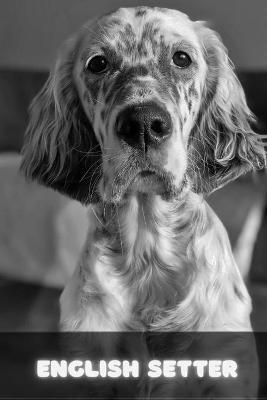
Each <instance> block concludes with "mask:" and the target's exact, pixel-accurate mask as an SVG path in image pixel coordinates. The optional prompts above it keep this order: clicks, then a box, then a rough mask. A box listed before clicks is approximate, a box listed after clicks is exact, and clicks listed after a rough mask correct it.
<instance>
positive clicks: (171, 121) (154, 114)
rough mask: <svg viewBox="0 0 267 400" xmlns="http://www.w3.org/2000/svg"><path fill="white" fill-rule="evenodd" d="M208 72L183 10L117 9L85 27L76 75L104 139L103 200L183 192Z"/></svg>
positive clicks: (87, 108) (99, 137) (89, 112)
mask: <svg viewBox="0 0 267 400" xmlns="http://www.w3.org/2000/svg"><path fill="white" fill-rule="evenodd" d="M206 72H207V66H206V63H205V61H204V57H203V54H202V51H201V46H200V43H199V40H198V37H197V35H196V33H195V32H194V30H193V29H192V23H191V21H189V19H187V18H186V17H185V16H184V14H181V13H179V12H178V11H173V10H172V11H170V10H165V9H163V10H162V9H160V10H158V9H156V10H155V9H153V10H150V9H137V10H136V9H120V10H118V11H117V12H115V13H113V14H110V15H108V16H105V17H103V18H101V19H100V20H98V21H96V22H94V23H93V24H90V26H89V28H88V30H87V31H86V29H85V33H84V36H83V38H82V40H81V44H80V47H79V51H78V54H77V59H76V62H75V66H74V80H75V83H76V86H77V88H78V93H79V97H80V101H81V103H82V105H83V109H84V112H85V113H86V115H87V117H88V119H89V120H90V121H91V123H92V125H93V129H94V132H95V135H96V138H97V140H98V142H99V144H100V146H101V150H102V155H103V164H102V165H103V166H102V168H103V178H102V181H101V185H100V190H101V196H102V197H103V198H104V199H105V200H107V201H110V200H111V201H114V200H116V201H118V200H120V199H121V198H122V197H123V195H124V194H125V193H127V192H132V191H141V192H156V193H157V192H159V193H162V194H164V195H165V196H169V195H173V194H175V193H177V192H178V191H180V189H181V187H182V186H183V184H184V181H185V173H186V167H187V150H186V149H187V144H188V137H189V133H190V131H191V129H192V127H193V124H194V122H195V119H196V115H197V113H198V110H199V106H200V99H201V94H202V91H203V86H204V82H205V76H206Z"/></svg>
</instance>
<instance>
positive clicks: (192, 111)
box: [21, 7, 266, 332]
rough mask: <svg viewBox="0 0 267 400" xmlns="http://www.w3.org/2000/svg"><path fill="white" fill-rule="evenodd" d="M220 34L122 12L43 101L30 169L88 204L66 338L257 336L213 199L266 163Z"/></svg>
mask: <svg viewBox="0 0 267 400" xmlns="http://www.w3.org/2000/svg"><path fill="white" fill-rule="evenodd" d="M252 123H253V115H252V113H251V111H250V110H249V108H248V106H247V103H246V99H245V95H244V91H243V89H242V87H241V84H240V82H239V81H238V78H237V76H236V75H235V73H234V68H233V65H232V63H231V61H230V60H229V58H228V56H227V51H226V49H225V47H224V45H223V44H222V41H221V39H220V37H219V35H218V34H217V33H215V32H214V31H213V30H211V29H210V28H209V27H207V26H206V24H205V23H204V22H202V21H195V22H194V21H191V20H190V19H189V17H188V16H187V15H185V14H183V13H181V12H179V11H176V10H170V9H165V8H157V7H155V8H149V7H136V8H121V9H119V10H118V11H115V12H112V13H110V14H107V15H104V16H103V17H101V18H98V19H94V20H92V21H90V22H89V23H88V24H86V25H85V26H84V27H82V28H81V30H80V31H79V32H78V34H76V35H75V36H73V37H72V38H71V39H69V40H68V41H67V42H66V43H65V45H64V46H63V47H62V49H61V51H60V53H59V56H58V59H57V61H56V63H55V67H54V69H53V70H52V72H51V74H50V77H49V79H48V80H47V82H46V84H45V86H44V87H43V89H42V90H41V92H40V93H39V94H38V95H37V97H36V98H35V99H34V101H33V104H32V106H31V110H30V122H29V125H28V128H27V131H26V134H25V142H24V146H23V150H22V156H23V160H22V165H21V169H22V171H23V172H24V174H25V175H26V177H27V178H30V179H34V180H37V181H39V182H40V183H42V184H44V185H47V186H49V187H52V188H54V189H56V190H58V191H60V192H61V193H64V194H66V195H68V196H70V197H72V198H75V199H77V200H79V201H80V202H82V203H83V204H85V205H87V206H88V216H89V229H88V235H87V239H86V243H85V245H84V248H83V251H82V254H81V257H80V260H79V262H78V265H77V268H76V269H75V272H74V274H73V276H72V278H71V279H70V281H69V283H68V285H67V286H66V288H65V290H64V291H63V294H62V296H61V300H60V304H61V321H60V324H61V329H62V330H64V331H125V330H137V331H154V332H157V331H165V332H168V331H182V332H187V331H250V330H251V323H250V312H251V300H250V297H249V294H248V292H247V289H246V287H245V284H244V282H243V280H242V277H241V275H240V273H239V270H238V267H237V265H236V263H235V260H234V258H233V255H232V251H231V247H230V243H229V239H228V235H227V233H226V230H225V228H224V226H223V225H222V223H221V221H220V220H219V218H218V217H217V216H216V215H215V213H214V212H213V210H212V209H211V208H210V206H209V205H208V204H207V202H206V200H205V198H206V196H207V195H209V194H210V193H211V192H213V191H214V190H217V189H218V188H220V187H222V186H223V185H225V184H227V183H228V182H229V181H231V180H233V179H236V178H237V177H239V176H240V175H242V174H245V173H247V172H248V171H251V170H255V169H260V168H264V167H265V165H266V159H265V152H264V148H263V145H262V143H261V140H260V136H259V135H258V134H256V133H255V132H254V131H253V128H252Z"/></svg>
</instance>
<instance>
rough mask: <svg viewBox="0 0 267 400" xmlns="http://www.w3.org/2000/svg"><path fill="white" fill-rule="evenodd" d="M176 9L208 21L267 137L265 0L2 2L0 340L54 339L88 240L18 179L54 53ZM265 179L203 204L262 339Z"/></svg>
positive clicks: (69, 211)
mask: <svg viewBox="0 0 267 400" xmlns="http://www.w3.org/2000/svg"><path fill="white" fill-rule="evenodd" d="M135 5H150V6H162V7H168V8H176V9H179V10H181V11H183V12H185V13H187V14H189V15H190V17H191V18H192V19H198V20H207V21H209V23H210V25H211V27H213V28H214V29H216V30H217V31H218V32H219V33H220V35H221V36H222V38H223V41H224V43H225V45H226V47H227V48H228V49H229V55H230V58H231V59H232V60H233V62H234V64H235V65H236V69H237V73H238V76H239V79H240V80H241V83H242V84H243V86H244V89H245V92H246V95H247V99H248V104H249V106H250V107H251V109H252V110H253V112H254V113H255V114H256V116H257V117H258V121H259V123H258V132H260V133H262V134H266V133H267V129H266V126H267V110H266V107H267V106H266V104H267V48H266V47H267V46H266V41H267V40H266V39H267V2H266V0H224V1H214V0H198V1H197V0H174V1H171V0H164V1H163V0H161V1H149V0H146V1H142V2H141V4H140V3H139V2H138V1H130V0H112V1H110V0H98V1H89V0H75V1H73V0H0V316H1V318H0V331H11V330H16V331H28V330H34V331H45V330H50V331H51V330H56V329H57V321H58V299H59V295H60V292H61V290H62V287H63V286H64V284H65V283H66V280H67V279H68V277H69V275H70V274H71V273H72V270H73V268H74V266H75V262H76V260H77V257H78V254H79V251H80V249H81V246H82V244H83V240H84V237H85V234H86V209H85V208H84V207H83V206H81V205H80V204H79V203H77V202H75V201H73V200H69V199H67V198H66V197H63V196H61V195H59V194H58V193H56V192H53V191H52V190H50V189H47V188H44V187H41V186H39V185H36V184H34V183H26V182H25V181H24V179H23V177H22V176H20V174H19V172H18V166H19V163H20V155H19V152H20V149H21V145H22V141H23V134H24V131H25V127H26V125H27V109H28V106H29V103H30V101H31V99H32V98H33V97H34V95H35V94H36V93H37V92H38V91H39V90H40V88H41V87H42V85H43V84H44V82H45V80H46V78H47V76H48V71H49V68H50V66H51V65H52V63H53V60H54V59H55V56H56V52H57V48H58V47H59V45H60V44H61V43H62V42H63V41H64V40H65V39H66V38H67V37H68V36H69V35H70V34H72V33H73V32H75V31H76V30H77V29H78V28H79V27H80V26H81V24H83V23H84V22H86V21H87V20H88V19H90V18H92V17H94V16H96V15H99V14H103V13H106V12H108V11H110V10H112V9H116V8H118V7H120V6H125V7H127V6H135ZM266 187H267V179H266V173H265V172H262V173H257V174H256V175H247V176H246V177H243V178H241V179H239V180H237V181H235V182H234V183H231V184H229V185H228V186H227V187H225V188H223V189H221V190H219V191H217V192H216V193H214V194H213V195H212V196H211V197H210V199H209V202H210V203H211V205H212V206H213V208H214V209H215V211H216V212H217V213H218V215H219V216H220V218H221V219H222V220H223V222H224V224H225V226H226V228H227V230H228V232H229V236H230V240H231V243H232V246H233V249H234V254H235V257H236V259H237V262H238V264H239V266H240V269H241V272H242V274H243V276H244V277H245V279H246V281H247V285H248V288H249V291H250V293H251V295H252V299H253V304H254V311H253V315H252V320H253V326H254V329H256V330H261V331H267V313H266V308H267V210H266Z"/></svg>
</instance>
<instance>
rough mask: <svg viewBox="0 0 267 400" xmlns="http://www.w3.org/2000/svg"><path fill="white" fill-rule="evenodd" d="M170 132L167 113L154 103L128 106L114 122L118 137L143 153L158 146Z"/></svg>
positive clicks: (170, 124)
mask: <svg viewBox="0 0 267 400" xmlns="http://www.w3.org/2000/svg"><path fill="white" fill-rule="evenodd" d="M171 130H172V122H171V117H170V115H169V113H168V112H167V111H165V110H164V109H163V108H162V107H161V106H159V105H158V104H156V103H145V104H142V105H132V106H128V107H127V108H125V109H123V110H122V111H121V112H120V113H119V115H118V117H117V121H116V132H117V135H118V137H119V138H121V139H122V140H124V141H125V142H126V143H128V144H129V145H130V146H132V147H139V148H140V147H141V148H142V149H143V150H144V151H147V149H148V147H149V146H157V145H160V144H161V143H162V142H163V141H165V140H166V139H167V138H168V137H169V136H170V135H171Z"/></svg>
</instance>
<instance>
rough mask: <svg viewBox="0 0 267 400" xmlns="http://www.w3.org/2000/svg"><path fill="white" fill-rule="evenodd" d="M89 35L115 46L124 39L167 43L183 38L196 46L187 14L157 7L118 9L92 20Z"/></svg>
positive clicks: (194, 35)
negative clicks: (147, 39) (148, 39)
mask: <svg viewBox="0 0 267 400" xmlns="http://www.w3.org/2000/svg"><path fill="white" fill-rule="evenodd" d="M89 34H90V35H92V36H93V38H94V39H95V41H96V42H98V43H99V42H101V41H107V42H108V43H109V44H110V45H112V44H113V45H116V43H118V42H119V41H121V39H123V37H125V39H126V40H137V41H138V40H142V41H143V40H144V38H146V37H147V38H150V39H154V40H156V39H157V38H160V40H162V41H164V42H165V43H166V44H171V43H172V42H175V41H178V40H180V39H181V38H185V39H187V40H188V41H189V42H191V43H194V44H196V45H197V44H198V43H197V35H196V33H195V31H194V29H193V22H192V21H191V20H190V19H189V18H188V16H187V15H186V14H184V13H182V12H180V11H178V10H171V9H167V8H158V7H134V8H120V9H118V10H117V11H115V12H112V13H110V14H107V15H105V16H103V17H100V18H99V19H97V20H95V21H94V29H92V27H90V26H89ZM122 35H124V36H122ZM149 35H150V36H149ZM91 38H92V37H91Z"/></svg>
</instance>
